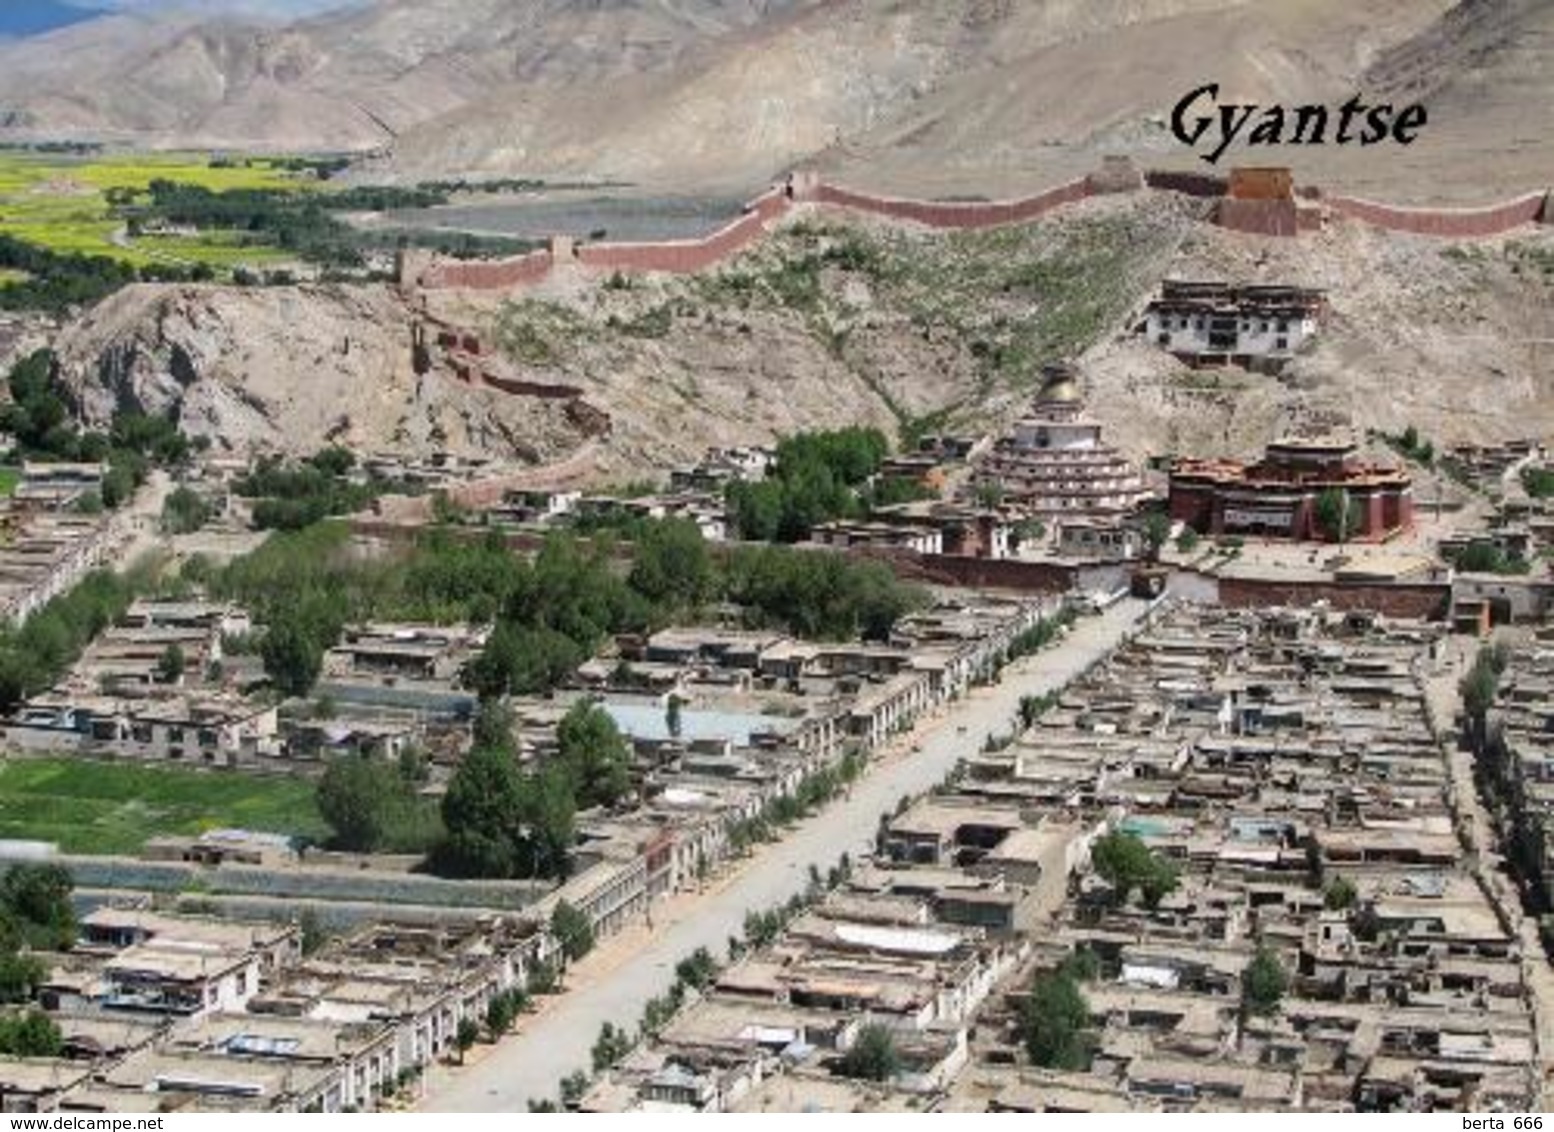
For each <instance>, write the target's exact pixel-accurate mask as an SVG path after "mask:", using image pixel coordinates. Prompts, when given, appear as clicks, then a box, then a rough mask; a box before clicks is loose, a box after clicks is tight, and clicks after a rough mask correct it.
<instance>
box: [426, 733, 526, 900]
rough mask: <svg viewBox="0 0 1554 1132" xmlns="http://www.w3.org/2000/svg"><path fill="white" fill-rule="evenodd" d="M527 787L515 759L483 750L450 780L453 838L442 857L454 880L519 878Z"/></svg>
mask: <svg viewBox="0 0 1554 1132" xmlns="http://www.w3.org/2000/svg"><path fill="white" fill-rule="evenodd" d="M524 809H525V797H524V784H523V782H522V780H521V778H520V775H519V772H518V766H517V763H516V762H515V761H514V760H513V756H512V755H511V754H509V753H507V752H506V751H501V750H495V749H492V748H484V747H477V748H475V749H474V750H472V751H470V752H469V753H468V754H467V755H465V756H464V760H463V762H461V763H460V764H459V768H458V770H457V771H455V772H454V774H453V777H452V778H451V779H450V780H449V781H448V789H447V791H446V792H445V793H444V794H443V800H442V821H443V827H444V829H446V830H447V835H446V837H445V839H444V841H443V843H442V845H441V846H440V847H439V849H438V852H437V859H438V864H439V865H440V867H441V869H442V870H443V871H446V872H450V873H452V874H453V875H454V876H467V877H512V876H516V875H518V870H519V846H520V842H521V841H522V840H523V831H522V820H523V814H524Z"/></svg>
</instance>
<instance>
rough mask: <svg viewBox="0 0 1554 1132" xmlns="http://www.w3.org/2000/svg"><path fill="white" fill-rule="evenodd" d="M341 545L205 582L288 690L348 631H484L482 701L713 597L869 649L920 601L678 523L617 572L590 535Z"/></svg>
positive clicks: (639, 547)
mask: <svg viewBox="0 0 1554 1132" xmlns="http://www.w3.org/2000/svg"><path fill="white" fill-rule="evenodd" d="M348 535H349V532H348V531H347V530H346V528H345V527H344V526H342V525H339V524H333V523H320V524H314V525H312V526H309V527H306V528H304V529H302V530H299V531H290V532H285V533H283V534H280V535H277V536H274V537H272V538H270V539H269V540H268V541H267V542H266V543H265V544H264V545H263V546H261V547H260V548H259V549H258V550H256V551H254V552H253V553H251V554H248V555H245V556H244V557H243V558H240V559H238V560H237V561H235V562H234V563H232V564H231V565H230V566H229V567H227V568H226V569H224V570H221V571H216V572H212V573H210V575H209V577H208V578H207V579H206V580H207V581H208V584H209V588H210V589H211V591H212V592H213V593H214V594H216V595H217V596H220V597H224V598H230V599H232V600H235V601H240V602H243V603H244V604H245V605H247V606H248V607H249V608H250V609H252V610H253V611H254V613H255V615H256V617H257V618H258V619H259V620H261V621H262V622H264V623H265V624H266V625H268V626H269V631H268V633H267V634H266V642H267V643H265V644H263V645H262V646H261V655H262V656H263V657H264V660H265V668H266V671H267V672H268V673H269V675H270V677H271V678H272V680H274V681H275V682H276V684H277V686H278V687H280V688H281V689H282V690H284V691H286V692H287V693H288V694H292V695H305V694H307V692H308V690H309V689H310V688H311V687H312V685H313V682H314V681H315V680H316V679H317V677H318V674H319V671H320V670H321V667H322V662H323V654H324V652H325V651H326V650H327V649H328V648H330V647H331V646H332V645H333V644H334V643H335V642H336V641H337V640H338V639H339V637H340V634H341V632H342V630H343V629H344V627H345V626H346V625H347V624H349V623H351V622H353V621H359V620H369V619H403V620H422V621H433V622H439V623H448V622H453V621H461V620H470V621H494V622H495V629H494V631H493V633H492V634H491V637H490V639H489V641H488V642H487V644H486V646H485V649H484V650H483V652H482V653H481V654H480V656H479V657H478V658H477V659H475V660H474V661H473V662H472V663H471V665H470V666H469V668H468V670H467V671H466V673H465V682H466V684H467V686H469V687H470V688H471V689H473V690H475V691H477V692H479V693H480V694H481V695H482V696H483V697H486V698H492V697H501V696H505V695H510V694H513V695H536V694H543V693H545V692H548V691H550V690H552V689H553V688H555V687H557V686H558V685H559V684H561V683H562V682H564V681H565V680H566V679H567V678H568V677H569V676H570V674H571V673H572V672H573V671H574V670H575V669H576V668H577V666H578V665H579V664H580V663H582V662H583V661H584V660H585V659H587V658H588V657H589V656H591V655H593V653H594V652H595V651H596V650H597V649H598V648H599V646H600V645H601V644H602V643H603V642H604V641H605V640H606V639H607V638H608V637H609V636H611V635H612V634H616V633H626V632H644V631H648V630H651V629H653V628H656V627H660V626H663V625H666V624H670V623H671V622H673V621H674V620H675V619H677V618H680V617H684V616H687V615H688V614H689V613H690V612H691V611H693V610H695V609H696V608H697V607H699V606H702V605H705V604H707V603H709V602H713V601H728V602H734V603H737V604H739V605H740V606H742V607H743V608H744V609H745V611H746V617H747V619H748V620H749V621H750V623H752V624H754V625H765V626H773V627H777V628H781V629H783V630H784V631H787V632H790V633H794V634H795V635H798V636H803V637H807V638H832V639H838V638H839V639H848V638H852V637H856V636H859V635H862V636H864V637H866V638H871V639H881V638H884V637H887V636H888V635H889V633H890V630H891V628H892V627H893V626H894V624H895V622H896V621H897V620H898V619H899V618H900V617H901V616H902V615H903V614H905V613H906V612H908V611H910V610H912V609H914V608H917V607H918V606H920V605H921V604H922V602H923V601H924V600H925V596H924V594H923V593H922V591H921V590H919V589H917V588H916V587H912V586H907V585H905V584H903V583H902V582H901V581H900V580H899V579H897V578H896V577H895V575H894V574H893V573H892V572H891V571H890V570H889V568H888V567H886V566H884V565H882V564H879V563H873V562H858V561H855V560H853V559H850V558H847V557H845V556H843V555H836V554H830V553H826V552H821V551H799V550H794V549H791V548H788V547H747V548H740V549H738V550H735V551H734V552H732V553H730V554H728V555H727V556H723V557H715V556H714V555H713V554H712V553H711V552H710V550H709V548H708V546H707V544H706V542H705V541H704V539H703V538H702V535H701V532H700V531H699V530H698V529H697V528H696V526H695V524H693V523H690V522H686V521H684V520H666V521H663V522H659V523H653V524H650V525H648V526H646V527H645V528H644V529H643V531H642V535H641V537H640V539H639V540H638V541H637V542H636V543H634V544H633V546H632V548H631V551H632V557H631V566H630V568H629V570H627V571H626V572H625V573H624V576H623V573H622V571H621V569H620V568H619V562H618V560H617V555H616V547H615V544H614V543H613V542H612V540H611V539H610V538H608V537H605V536H601V537H596V538H594V539H591V540H588V541H586V542H585V541H583V540H580V539H578V538H576V537H574V536H572V535H570V534H565V533H558V534H554V535H552V536H551V537H550V538H548V539H547V540H546V542H545V544H544V545H543V546H542V547H541V548H540V550H539V551H538V553H536V554H535V555H534V556H533V557H532V558H531V559H528V560H525V559H522V558H520V557H518V556H516V555H514V554H513V553H512V552H511V551H510V550H509V549H508V547H507V545H506V543H505V542H504V540H503V539H502V538H501V536H500V535H499V534H497V533H496V532H492V533H490V534H489V535H488V536H487V537H486V538H484V539H479V540H474V541H470V540H467V539H463V538H459V537H456V536H455V534H454V533H453V532H450V531H447V530H442V529H437V530H433V531H431V532H429V533H428V534H426V535H424V536H423V537H422V538H421V539H420V540H419V542H418V543H417V544H416V546H415V548H414V549H413V550H412V551H411V552H410V553H408V554H406V555H401V556H398V557H395V558H392V559H386V560H375V561H362V560H361V559H360V558H358V557H356V556H353V555H351V554H350V553H349V549H348V545H347V544H348Z"/></svg>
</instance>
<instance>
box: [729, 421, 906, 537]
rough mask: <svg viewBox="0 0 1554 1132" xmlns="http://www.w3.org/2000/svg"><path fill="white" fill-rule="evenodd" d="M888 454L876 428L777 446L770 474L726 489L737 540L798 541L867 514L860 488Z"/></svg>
mask: <svg viewBox="0 0 1554 1132" xmlns="http://www.w3.org/2000/svg"><path fill="white" fill-rule="evenodd" d="M889 451H890V445H889V443H888V442H887V441H886V439H885V436H884V434H883V433H881V432H880V431H879V430H878V429H872V428H844V429H838V430H836V431H834V432H809V433H801V434H799V435H798V436H791V437H788V438H787V439H785V440H783V441H782V442H781V443H780V444H779V445H778V446H777V462H776V465H775V466H774V467H773V469H772V474H771V475H769V476H768V477H767V478H766V479H764V480H762V481H760V482H758V483H744V482H735V483H732V484H730V485H729V487H728V492H727V500H728V508H729V514H730V516H731V517H732V519H733V521H734V527H735V529H736V530H737V531H738V533H739V537H740V538H743V539H749V540H751V541H757V542H800V541H802V540H803V539H806V538H808V537H809V533H810V531H812V530H813V529H814V528H815V527H816V526H818V525H819V524H821V523H825V522H828V521H830V520H832V519H841V518H850V517H854V516H858V515H861V514H863V513H864V510H865V500H864V497H863V494H862V492H861V490H860V489H861V488H862V487H863V486H864V485H865V484H866V483H867V482H868V480H869V477H870V476H872V475H874V473H875V472H877V471H878V470H879V466H880V463H881V462H882V461H883V460H884V459H885V456H886V455H887V454H888V453H889ZM898 502H899V500H898Z"/></svg>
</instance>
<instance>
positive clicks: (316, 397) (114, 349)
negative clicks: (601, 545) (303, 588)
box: [55, 285, 583, 462]
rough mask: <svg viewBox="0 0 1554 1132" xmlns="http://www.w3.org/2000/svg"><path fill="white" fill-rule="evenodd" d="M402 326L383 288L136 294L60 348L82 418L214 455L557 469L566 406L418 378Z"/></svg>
mask: <svg viewBox="0 0 1554 1132" xmlns="http://www.w3.org/2000/svg"><path fill="white" fill-rule="evenodd" d="M411 324H412V317H411V313H410V312H409V310H408V309H407V308H406V307H405V306H404V304H403V302H402V301H401V300H400V299H399V297H398V296H397V295H396V294H395V293H394V292H393V291H391V290H390V289H388V288H386V287H304V288H266V289H252V290H250V289H243V288H231V287H172V286H153V285H141V286H136V287H131V288H128V289H127V290H125V291H122V292H120V293H119V294H118V295H116V296H114V297H113V298H111V299H109V300H107V301H106V302H104V303H103V304H101V305H100V306H99V307H97V308H96V309H95V310H93V311H92V312H91V313H90V314H88V315H87V316H86V317H85V318H83V319H81V320H80V321H79V322H77V323H75V324H73V325H72V326H70V327H69V328H68V329H67V330H65V331H64V332H63V333H62V334H61V335H60V336H59V337H58V339H57V340H56V342H55V349H56V351H57V353H58V356H59V359H60V369H61V375H62V377H63V379H64V381H65V383H66V385H67V387H68V388H69V389H70V390H71V392H72V395H73V398H74V400H75V401H76V403H77V406H78V408H79V411H80V414H81V416H82V417H83V418H84V419H85V420H86V421H88V422H90V423H92V424H102V423H105V422H106V421H107V420H108V419H109V418H110V417H111V415H112V413H113V412H114V410H115V409H116V408H120V407H123V408H132V409H139V410H142V411H145V412H151V413H160V414H166V415H169V416H172V417H175V418H176V419H177V420H178V421H179V423H180V425H181V427H182V428H183V429H184V431H185V432H186V433H188V434H189V435H191V436H204V437H208V438H210V440H211V441H212V442H213V444H214V445H215V446H216V448H217V450H218V451H219V450H222V449H229V450H278V451H298V452H311V451H315V450H317V449H318V448H319V447H321V446H322V445H324V444H325V443H329V442H334V443H341V444H347V445H350V446H351V447H353V448H356V449H358V450H360V451H363V452H375V451H383V450H394V451H400V452H407V453H421V454H425V453H428V452H431V451H435V450H447V451H452V452H455V453H461V454H471V455H474V454H479V455H485V456H490V457H494V458H496V459H499V460H508V461H514V460H516V461H522V462H538V461H544V460H549V459H554V458H556V457H558V456H560V455H563V454H565V453H566V452H568V451H571V450H572V449H573V448H575V447H576V445H577V444H579V443H580V442H581V441H582V439H583V437H582V434H580V433H579V431H578V430H577V429H576V428H575V427H574V425H573V424H572V423H571V422H570V421H569V420H568V419H567V417H566V415H565V413H564V412H563V407H562V406H559V405H549V404H545V403H536V402H534V401H532V400H531V399H526V398H524V399H520V398H513V397H507V396H503V395H500V394H497V393H494V392H491V391H489V390H482V389H475V388H471V387H469V386H467V385H465V384H463V383H461V382H459V381H457V380H453V379H452V378H451V377H450V376H449V375H447V374H443V373H435V372H434V373H426V374H417V372H416V371H415V367H414V365H413V361H412V352H411Z"/></svg>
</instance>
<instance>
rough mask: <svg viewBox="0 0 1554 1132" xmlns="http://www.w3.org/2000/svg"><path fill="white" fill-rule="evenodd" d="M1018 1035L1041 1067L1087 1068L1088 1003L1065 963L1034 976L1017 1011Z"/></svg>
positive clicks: (1088, 1059)
mask: <svg viewBox="0 0 1554 1132" xmlns="http://www.w3.org/2000/svg"><path fill="white" fill-rule="evenodd" d="M1019 1025H1020V1035H1021V1037H1022V1039H1023V1040H1024V1043H1025V1051H1026V1053H1027V1054H1028V1055H1029V1057H1030V1059H1031V1062H1032V1063H1033V1064H1035V1065H1039V1066H1041V1067H1043V1068H1044V1069H1067V1070H1082V1069H1088V1068H1089V1065H1090V1054H1091V1047H1092V1043H1091V1038H1090V1035H1089V1033H1088V1031H1089V1028H1090V1005H1089V1003H1088V1002H1086V1001H1085V996H1084V992H1083V991H1082V990H1081V989H1080V986H1079V978H1078V976H1077V975H1076V974H1075V971H1074V970H1073V969H1072V968H1070V966H1069V965H1067V964H1065V965H1064V966H1063V967H1060V968H1058V969H1057V970H1056V971H1049V972H1045V973H1043V974H1040V975H1038V976H1037V977H1036V981H1035V982H1034V983H1032V984H1031V992H1030V995H1029V996H1028V997H1027V998H1026V1000H1025V1004H1024V1007H1023V1008H1022V1010H1021V1011H1020V1023H1019Z"/></svg>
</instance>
